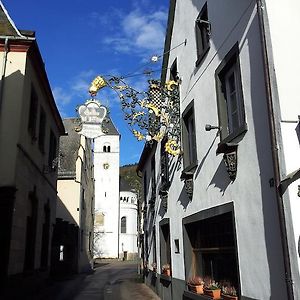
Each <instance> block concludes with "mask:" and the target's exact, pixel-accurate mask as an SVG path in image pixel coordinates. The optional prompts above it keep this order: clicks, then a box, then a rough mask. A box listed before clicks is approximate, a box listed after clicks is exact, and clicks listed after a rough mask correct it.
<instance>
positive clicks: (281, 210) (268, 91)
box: [256, 0, 294, 300]
mask: <svg viewBox="0 0 300 300" xmlns="http://www.w3.org/2000/svg"><path fill="white" fill-rule="evenodd" d="M256 1H257V14H258V19H259V29H260V35H261V43H262V51H263V65H264V75H265V81H266V96H267V106H268V112H269V114H268V121H269V128H270V135H271V146H272V149H271V150H272V160H273V166H274V180H275V189H276V200H277V207H278V214H279V226H280V234H281V245H282V250H283V259H284V268H285V280H286V288H287V295H288V299H289V300H292V299H294V292H293V281H292V271H291V265H290V255H289V248H288V237H287V229H286V220H285V213H284V206H283V199H282V196H281V194H280V188H279V187H280V168H279V158H278V147H277V138H276V134H275V132H276V125H275V118H274V108H273V96H272V83H271V77H270V64H269V56H268V45H267V40H266V28H265V21H266V19H265V11H264V10H265V7H266V5H265V3H263V2H265V1H264V0H256Z"/></svg>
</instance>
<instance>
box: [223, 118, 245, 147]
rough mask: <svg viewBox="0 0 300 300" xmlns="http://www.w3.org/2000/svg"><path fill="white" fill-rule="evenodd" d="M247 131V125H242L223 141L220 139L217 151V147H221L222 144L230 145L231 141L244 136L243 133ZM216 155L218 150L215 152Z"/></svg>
mask: <svg viewBox="0 0 300 300" xmlns="http://www.w3.org/2000/svg"><path fill="white" fill-rule="evenodd" d="M247 130H248V126H247V123H244V124H243V125H242V126H241V127H240V128H239V129H238V130H236V131H234V132H232V133H231V134H229V135H228V136H226V137H225V138H224V139H222V140H221V141H220V143H219V145H218V149H219V147H221V146H222V144H226V143H230V142H232V141H233V140H235V139H236V138H238V137H239V136H241V135H243V134H245V132H246V131H247ZM217 153H218V150H217ZM219 153H222V152H219Z"/></svg>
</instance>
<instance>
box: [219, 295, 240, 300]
mask: <svg viewBox="0 0 300 300" xmlns="http://www.w3.org/2000/svg"><path fill="white" fill-rule="evenodd" d="M222 298H223V299H224V300H238V299H239V298H238V296H231V295H225V294H222Z"/></svg>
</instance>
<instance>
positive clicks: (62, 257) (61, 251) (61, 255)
mask: <svg viewBox="0 0 300 300" xmlns="http://www.w3.org/2000/svg"><path fill="white" fill-rule="evenodd" d="M64 248H65V246H64V245H59V261H64Z"/></svg>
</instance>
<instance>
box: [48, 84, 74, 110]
mask: <svg viewBox="0 0 300 300" xmlns="http://www.w3.org/2000/svg"><path fill="white" fill-rule="evenodd" d="M52 93H53V96H54V99H55V102H56V104H57V105H59V106H64V105H66V104H69V103H70V102H71V99H72V96H71V95H70V94H69V93H67V91H65V90H63V89H62V88H61V87H55V88H54V89H53V91H52Z"/></svg>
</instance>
